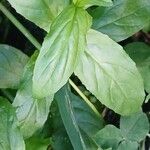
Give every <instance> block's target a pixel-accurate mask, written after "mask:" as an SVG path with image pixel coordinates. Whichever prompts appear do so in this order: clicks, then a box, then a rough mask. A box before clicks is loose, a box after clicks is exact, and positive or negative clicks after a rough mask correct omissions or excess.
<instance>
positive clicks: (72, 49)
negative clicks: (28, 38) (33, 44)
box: [33, 5, 91, 98]
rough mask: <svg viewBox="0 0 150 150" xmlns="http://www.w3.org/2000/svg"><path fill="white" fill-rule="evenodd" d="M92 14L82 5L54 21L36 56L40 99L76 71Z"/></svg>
mask: <svg viewBox="0 0 150 150" xmlns="http://www.w3.org/2000/svg"><path fill="white" fill-rule="evenodd" d="M90 23H91V17H89V15H88V13H87V12H86V11H85V10H83V9H82V8H78V7H77V8H76V7H75V6H74V5H71V6H69V7H67V8H66V9H65V10H64V11H63V12H62V13H61V14H60V15H59V16H58V17H57V18H56V20H55V21H54V22H53V24H52V26H51V30H50V33H49V34H48V35H47V37H46V38H45V40H44V43H43V45H42V49H41V51H40V54H39V56H38V58H37V61H36V64H35V69H34V75H33V92H34V95H35V96H36V97H38V98H43V97H45V96H48V95H49V94H50V93H51V94H53V93H55V92H57V91H58V90H59V89H60V88H61V87H62V86H63V85H64V84H65V83H66V82H67V80H68V78H69V77H70V76H71V74H72V73H73V71H74V68H75V66H76V64H77V62H78V59H79V57H80V54H81V52H82V51H83V50H84V49H85V44H86V42H85V41H86V33H87V30H88V29H89V27H90Z"/></svg>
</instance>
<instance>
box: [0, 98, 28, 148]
mask: <svg viewBox="0 0 150 150" xmlns="http://www.w3.org/2000/svg"><path fill="white" fill-rule="evenodd" d="M0 150H25V144H24V141H23V137H22V135H21V133H20V130H19V128H18V121H17V118H16V114H15V110H14V108H13V107H12V105H11V104H10V103H9V102H8V101H7V99H4V98H2V97H0Z"/></svg>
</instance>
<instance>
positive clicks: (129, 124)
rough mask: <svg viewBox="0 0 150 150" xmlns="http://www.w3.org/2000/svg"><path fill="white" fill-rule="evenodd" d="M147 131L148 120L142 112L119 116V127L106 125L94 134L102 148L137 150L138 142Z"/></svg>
mask: <svg viewBox="0 0 150 150" xmlns="http://www.w3.org/2000/svg"><path fill="white" fill-rule="evenodd" d="M148 132H149V122H148V118H147V117H146V115H145V114H144V113H142V112H139V113H136V114H134V115H132V116H128V117H121V121H120V129H118V128H116V127H115V126H112V125H107V126H105V128H103V129H102V130H100V131H99V132H98V133H97V134H96V135H95V138H94V139H95V141H96V143H97V144H98V145H101V146H102V148H104V149H106V148H109V147H112V150H125V149H129V150H137V149H138V147H139V143H140V142H141V140H143V139H144V138H145V137H146V135H147V133H148Z"/></svg>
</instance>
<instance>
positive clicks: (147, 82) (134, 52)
mask: <svg viewBox="0 0 150 150" xmlns="http://www.w3.org/2000/svg"><path fill="white" fill-rule="evenodd" d="M124 49H125V50H126V52H127V53H128V54H129V56H130V57H131V58H132V60H133V61H134V62H135V63H136V65H137V68H138V70H139V71H140V73H141V75H142V77H143V80H144V86H145V90H146V91H147V92H148V93H150V46H148V45H146V44H145V43H142V42H133V43H130V44H127V45H126V46H125V47H124Z"/></svg>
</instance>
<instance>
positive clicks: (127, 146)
mask: <svg viewBox="0 0 150 150" xmlns="http://www.w3.org/2000/svg"><path fill="white" fill-rule="evenodd" d="M117 150H138V143H137V142H131V141H123V142H121V143H120V144H119V146H118V149H117Z"/></svg>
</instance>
